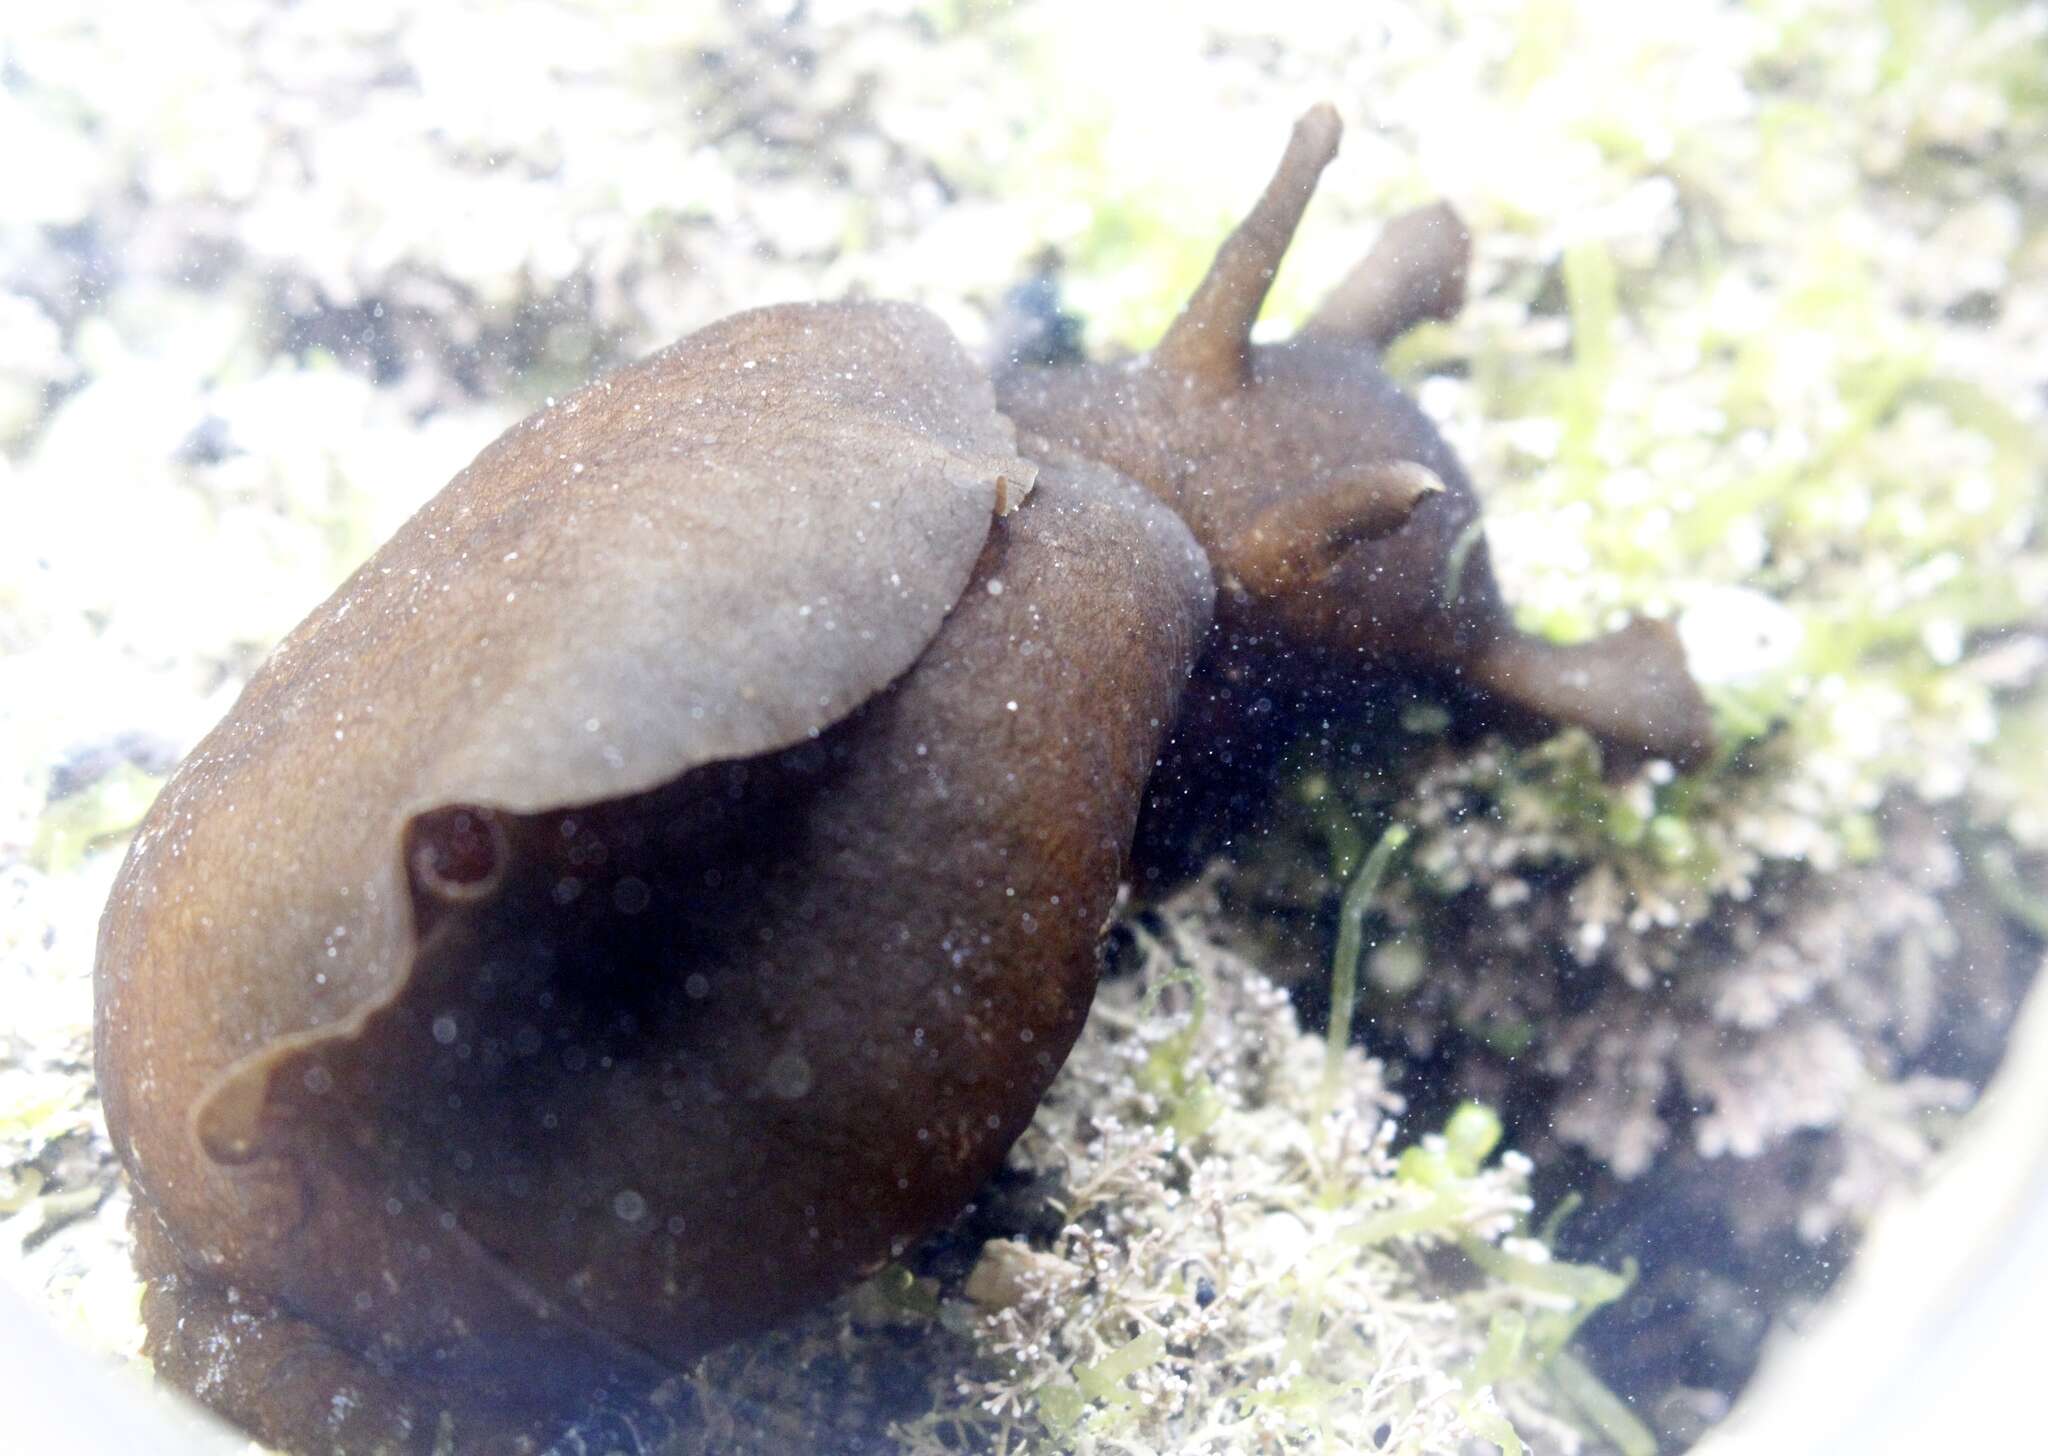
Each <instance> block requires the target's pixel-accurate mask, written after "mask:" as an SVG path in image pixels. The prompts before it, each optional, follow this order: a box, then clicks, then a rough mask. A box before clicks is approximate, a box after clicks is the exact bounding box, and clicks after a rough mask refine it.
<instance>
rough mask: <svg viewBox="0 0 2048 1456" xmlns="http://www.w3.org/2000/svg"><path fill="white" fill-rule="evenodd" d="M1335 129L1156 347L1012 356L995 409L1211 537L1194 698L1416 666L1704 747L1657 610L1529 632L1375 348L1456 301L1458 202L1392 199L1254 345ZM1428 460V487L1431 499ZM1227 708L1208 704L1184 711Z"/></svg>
mask: <svg viewBox="0 0 2048 1456" xmlns="http://www.w3.org/2000/svg"><path fill="white" fill-rule="evenodd" d="M1339 130H1340V128H1339V124H1338V121H1337V117H1336V114H1335V113H1334V112H1333V111H1331V110H1330V108H1328V107H1327V106H1322V107H1317V108H1315V109H1313V110H1311V111H1310V112H1309V113H1308V114H1307V115H1305V116H1304V117H1303V118H1302V119H1301V121H1300V122H1298V123H1297V124H1296V126H1295V130H1294V136H1293V140H1292V142H1291V144H1290V145H1289V147H1288V150H1287V154H1286V156H1285V157H1284V158H1283V159H1282V161H1281V164H1280V167H1279V170H1278V171H1277V173H1276V174H1275V175H1274V177H1273V180H1272V182H1271V183H1270V185H1269V186H1268V187H1267V189H1266V192H1265V195H1264V196H1263V197H1262V198H1261V199H1260V200H1259V203H1258V205H1257V206H1256V207H1255V208H1254V209H1253V211H1252V212H1251V214H1250V215H1249V216H1248V217H1247V218H1246V219H1245V221H1244V222H1243V223H1242V224H1241V225H1240V226H1239V227H1238V229H1237V231H1236V232H1235V233H1233V234H1232V235H1231V237H1230V238H1229V239H1228V240H1226V241H1225V243H1224V244H1223V246H1222V248H1221V249H1220V250H1219V252H1218V254H1217V257H1216V261H1215V263H1214V264H1213V265H1212V267H1211V269H1210V272H1209V274H1208V276H1207V277H1206V278H1205V279H1204V281H1203V283H1202V285H1201V287H1200V288H1198V289H1197V291H1196V293H1195V296H1194V297H1193V298H1192V299H1191V300H1190V301H1189V303H1188V305H1187V307H1186V308H1185V309H1184V310H1183V311H1182V313H1181V315H1180V317H1179V318H1178V319H1177V320H1176V321H1175V323H1174V324H1173V326H1172V328H1171V329H1170V330H1169V331H1168V332H1167V334H1166V336H1165V337H1164V338H1163V339H1162V340H1161V341H1160V343H1159V345H1158V346H1157V347H1156V348H1155V349H1154V350H1153V351H1152V353H1151V354H1149V355H1147V356H1145V357H1144V358H1141V359H1139V360H1135V361H1131V362H1128V363H1121V364H1084V365H1072V366H1067V365H1052V366H1032V367H1022V368H1014V369H1011V370H1008V371H1006V372H1003V373H1001V374H1000V375H999V376H998V378H997V381H996V390H997V397H998V399H999V401H1000V403H1001V405H1002V408H1003V410H1004V411H1005V412H1006V413H1007V414H1009V415H1010V416H1011V417H1012V418H1013V419H1015V420H1016V421H1018V423H1019V424H1020V425H1023V426H1026V427H1028V428H1030V429H1033V430H1036V431H1038V432H1039V433H1040V434H1043V435H1046V436H1048V437H1050V438H1053V439H1056V440H1060V441H1062V442H1063V443H1065V444H1066V445H1068V446H1069V447H1070V448H1072V449H1074V450H1076V451H1078V452H1079V453H1081V454H1083V455H1086V456H1089V457H1091V458H1093V459H1096V460H1100V461H1102V462H1103V463H1105V464H1108V465H1110V466H1113V467H1114V468H1115V469H1117V470H1118V471H1120V472H1122V473H1123V474H1125V475H1128V476H1130V477H1131V478H1132V479H1134V480H1137V481H1139V482H1141V483H1142V484H1144V485H1145V486H1146V488H1147V489H1149V490H1151V491H1152V492H1153V493H1154V494H1155V495H1157V496H1158V497H1159V498H1160V499H1161V500H1163V501H1165V502H1167V504H1169V505H1171V506H1172V507H1173V508H1174V510H1175V511H1176V512H1177V513H1178V514H1179V515H1180V516H1181V518H1182V519H1183V520H1185V521H1186V522H1187V523H1188V526H1189V528H1190V529H1191V530H1193V531H1194V533H1195V536H1196V537H1197V539H1199V540H1200V541H1201V542H1202V545H1203V547H1204V549H1205V550H1206V551H1207V552H1208V553H1209V557H1210V560H1211V562H1212V563H1213V565H1214V567H1215V570H1216V578H1217V585H1218V599H1217V621H1218V626H1219V629H1220V631H1219V639H1218V641H1217V643H1216V644H1215V645H1214V647H1213V648H1212V651H1211V655H1210V658H1209V666H1208V668H1207V670H1206V671H1205V679H1207V680H1205V681H1203V682H1202V683H1200V684H1198V688H1197V691H1198V693H1199V694H1203V695H1211V694H1218V693H1221V694H1225V695H1227V694H1228V693H1229V691H1230V684H1229V683H1228V682H1225V681H1220V680H1219V679H1221V678H1222V677H1223V676H1225V675H1228V674H1244V673H1250V674H1253V675H1255V676H1259V677H1261V678H1270V677H1272V676H1275V675H1285V674H1287V673H1289V672H1290V671H1291V672H1292V673H1294V674H1295V675H1297V676H1305V675H1308V674H1313V673H1319V672H1320V673H1325V674H1327V673H1330V672H1335V673H1337V674H1340V675H1356V674H1359V673H1361V672H1365V673H1371V672H1377V671H1382V670H1385V669H1388V668H1394V669H1406V670H1413V669H1418V668H1419V669H1425V670H1430V671H1434V672H1438V673H1442V674H1445V675H1448V676H1452V677H1455V678H1458V679H1460V680H1462V681H1466V682H1469V683H1471V684H1472V685H1474V686H1476V687H1478V688H1480V689H1482V690H1483V691H1484V692H1486V693H1488V694H1490V695H1491V696H1492V697H1494V698H1495V699H1496V700H1497V701H1498V702H1500V703H1502V704H1503V705H1506V706H1509V707H1512V708H1514V709H1517V710H1521V711H1523V712H1526V713H1530V714H1534V715H1535V716H1536V717H1538V718H1539V719H1541V720H1542V721H1544V722H1548V723H1552V724H1558V725H1563V724H1577V725H1579V726H1582V727H1584V728H1586V729H1588V730H1589V731H1590V732H1592V733H1593V734H1594V735H1595V736H1596V737H1598V738H1599V739H1601V740H1602V741H1603V742H1604V743H1606V744H1607V745H1608V746H1609V748H1610V749H1613V750H1616V751H1618V752H1619V753H1620V754H1622V755H1624V756H1631V757H1638V758H1640V757H1660V758H1666V759H1669V760H1671V761H1672V762H1673V763H1675V764H1677V765H1679V766H1681V767H1690V766H1693V765H1696V764H1698V763H1699V762H1701V761H1703V760H1704V759H1705V757H1706V756H1707V754H1708V753H1709V752H1710V750H1711V747H1712V725H1711V721H1710V719H1709V715H1708V711H1707V707H1706V703H1705V701H1704V699H1703V698H1702V697H1701V695H1700V692H1699V689H1698V687H1697V686H1696V685H1695V684H1694V682H1693V680H1692V677H1691V675H1690V673H1689V672H1688V671H1687V669H1686V666H1685V659H1684V653H1683V651H1682V649H1681V648H1680V646H1679V643H1678V639H1677V636H1676V634H1675V633H1674V632H1673V631H1672V630H1671V629H1670V627H1669V626H1668V625H1666V624H1664V623H1660V622H1653V621H1648V620H1638V621H1636V622H1633V623H1631V624H1629V625H1628V626H1627V627H1624V628H1623V629H1622V630H1621V631H1619V632H1617V633H1614V634H1612V635H1610V636H1608V637H1605V638H1601V639H1598V640H1596V641H1594V642H1590V643H1585V644H1582V645H1578V646H1557V645H1554V644H1550V643H1547V642H1544V641H1541V640H1540V639H1536V638H1532V637H1530V636H1528V635H1526V634H1524V633H1521V632H1518V631H1517V630H1516V629H1515V627H1514V625H1513V622H1512V620H1511V618H1510V615H1509V612H1508V608H1507V604H1506V602H1505V601H1504V600H1503V599H1502V597H1501V594H1500V589H1499V587H1498V585H1497V584H1496V582H1495V579H1494V575H1493V568H1492V565H1491V562H1490V561H1489V559H1488V556H1487V549H1486V542H1485V538H1484V534H1483V532H1482V530H1481V529H1480V525H1479V521H1480V510H1479V500H1478V497H1477V495H1476V493H1475V492H1474V490H1473V488H1472V484H1471V482H1470V481H1469V480H1468V479H1467V478H1466V475H1465V472H1464V470H1463V469H1462V468H1461V467H1460V466H1459V463H1458V461H1457V459H1456V458H1455V457H1454V456H1453V455H1452V453H1451V451H1450V448H1449V446H1448V445H1446V444H1445V443H1444V440H1443V438H1442V436H1441V435H1440V434H1439V433H1438V432H1437V430H1436V428H1435V426H1433V425H1432V424H1431V423H1430V421H1429V419H1428V417H1427V416H1426V415H1424V414H1423V412H1422V410H1421V409H1420V408H1419V407H1418V406H1417V405H1416V404H1415V402H1414V401H1413V400H1412V399H1410V398H1409V397H1408V396H1407V395H1406V394H1404V393H1403V392H1402V391H1401V390H1400V389H1398V388H1397V387H1395V385H1394V384H1393V383H1392V382H1391V381H1390V380H1389V379H1388V378H1387V376H1386V375H1385V374H1384V373H1383V372H1382V371H1381V369H1380V367H1379V355H1380V352H1381V351H1382V350H1383V349H1384V348H1385V347H1386V345H1387V344H1388V343H1390V342H1391V341H1392V340H1394V339H1395V338H1397V337H1399V336H1400V335H1401V334H1402V333H1405V332H1406V331H1407V330H1408V329H1410V328H1412V327H1414V326H1415V325H1416V324H1418V323H1421V322H1423V321H1424V320H1425V319H1431V318H1438V319H1441V318H1448V317H1450V316H1451V315H1452V314H1454V313H1455V312H1456V310H1457V309H1458V307H1459V306H1460V305H1461V304H1462V302H1463V298H1464V285H1465V274H1466V269H1467V259H1468V255H1469V247H1470V244H1469V238H1468V237H1467V235H1466V233H1465V230H1464V227H1463V225H1462V224H1461V223H1460V222H1459V221H1458V219H1457V216H1456V214H1454V213H1453V212H1451V210H1450V209H1449V208H1448V207H1445V206H1443V205H1442V204H1438V205H1436V206H1433V207H1427V208H1423V209H1421V210H1419V211H1417V212H1414V213H1410V214H1407V215H1406V216H1404V217H1401V218H1397V219H1395V220H1394V221H1393V222H1392V223H1391V224H1389V225H1388V227H1387V229H1386V230H1385V232H1384V234H1383V235H1382V237H1381V239H1380V242H1379V244H1378V246H1376V247H1375V248H1374V250H1373V251H1372V253H1371V254H1370V255H1369V256H1368V257H1367V258H1366V259H1365V260H1364V261H1363V262H1362V263H1360V264H1359V266H1358V267H1357V268H1356V269H1355V270H1354V271H1353V272H1352V274H1351V275H1350V276H1349V277H1348V278H1346V279H1345V280H1344V281H1343V282H1342V283H1341V284H1340V285H1339V286H1338V288H1337V289H1336V290H1335V292H1334V293H1333V294H1332V295H1331V296H1330V298H1329V300H1328V301H1327V302H1326V303H1325V304H1324V305H1323V307H1322V308H1321V309H1320V310H1319V311H1318V312H1317V313H1316V315H1315V316H1314V317H1313V318H1312V319H1311V320H1310V321H1309V322H1308V324H1306V325H1305V326H1304V327H1303V328H1302V329H1301V331H1300V332H1299V333H1297V334H1296V336H1295V337H1294V338H1292V339H1289V340H1286V341H1285V342H1282V343H1278V344H1272V345H1253V344H1252V342H1251V328H1252V325H1253V323H1254V322H1255V321H1256V319H1257V317H1258V313H1259V309H1260V307H1261V305H1262V304H1263V303H1264V300H1265V296H1266V291H1267V288H1268V286H1269V285H1270V283H1271V281H1272V278H1273V275H1274V273H1275V272H1276V271H1277V270H1278V268H1279V265H1280V260H1281V258H1282V256H1283V255H1284V254H1285V252H1286V250H1287V246H1288V244H1289V242H1290V241H1291V240H1292V238H1293V236H1294V232H1295V229H1296V226H1297V225H1298V224H1299V222H1300V219H1301V215H1302V212H1303V210H1304V209H1305V208H1306V207H1307V204H1308V200H1309V198H1310V196H1311V195H1312V194H1313V192H1314V189H1315V185H1316V182H1317V179H1318V178H1319V177H1320V175H1321V173H1322V171H1323V169H1324V167H1325V166H1327V165H1328V163H1329V161H1330V160H1331V158H1332V157H1334V156H1335V154H1336V149H1337V140H1338V134H1339ZM1418 479H1420V480H1423V481H1427V482H1430V483H1433V485H1434V486H1435V487H1436V488H1435V489H1434V490H1433V491H1430V492H1428V493H1426V494H1423V495H1421V496H1419V497H1418V496H1417V494H1416V482H1417V481H1418ZM1396 518H1398V519H1399V520H1401V521H1403V522H1404V523H1403V524H1400V525H1398V526H1397V527H1395V528H1391V529H1389V528H1388V527H1387V526H1386V524H1385V523H1386V521H1387V520H1389V519H1396ZM1215 727H1216V723H1215V719H1214V715H1208V714H1205V715H1202V716H1201V717H1200V718H1198V719H1197V720H1196V727H1195V729H1194V730H1192V731H1196V732H1198V733H1200V734H1208V733H1210V732H1213V731H1214V730H1215ZM1193 746H1194V747H1196V748H1199V747H1200V746H1201V745H1200V744H1196V745H1193Z"/></svg>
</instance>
